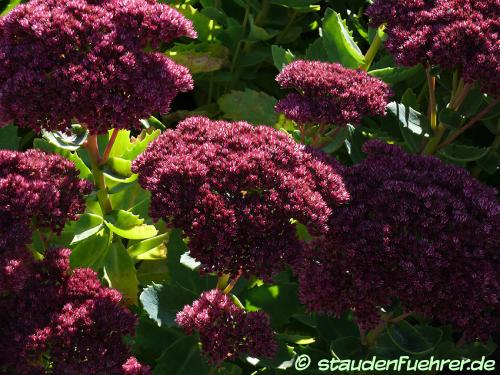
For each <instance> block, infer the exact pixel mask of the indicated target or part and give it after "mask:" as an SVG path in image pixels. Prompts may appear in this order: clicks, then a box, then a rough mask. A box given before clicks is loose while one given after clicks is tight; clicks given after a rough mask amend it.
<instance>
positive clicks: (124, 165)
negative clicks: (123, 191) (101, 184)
mask: <svg viewBox="0 0 500 375" xmlns="http://www.w3.org/2000/svg"><path fill="white" fill-rule="evenodd" d="M106 165H107V166H108V167H109V168H111V169H112V170H113V171H114V172H116V173H118V174H119V175H120V176H124V177H129V176H131V175H132V162H131V161H130V160H127V159H122V158H118V157H114V156H113V157H110V158H109V159H108V161H107V162H106Z"/></svg>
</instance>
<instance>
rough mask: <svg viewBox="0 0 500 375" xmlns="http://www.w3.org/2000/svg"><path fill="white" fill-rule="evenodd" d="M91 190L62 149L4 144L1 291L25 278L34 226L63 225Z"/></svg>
mask: <svg viewBox="0 0 500 375" xmlns="http://www.w3.org/2000/svg"><path fill="white" fill-rule="evenodd" d="M90 191H91V184H90V183H89V182H87V181H83V180H80V179H79V178H78V171H77V170H76V169H75V166H74V165H73V163H72V162H70V161H68V160H66V159H64V158H63V157H61V156H59V155H51V154H47V153H45V152H42V151H37V150H29V151H26V152H18V151H7V150H0V292H1V291H2V290H3V289H4V288H6V287H14V286H15V285H17V286H21V285H22V283H23V280H24V279H25V273H24V272H23V271H22V269H23V267H24V265H25V264H26V262H28V260H29V259H30V258H31V255H30V254H27V252H26V250H25V245H26V244H28V243H29V242H31V226H32V225H36V226H37V227H38V228H43V227H50V228H51V229H52V230H54V231H56V232H59V231H61V230H62V228H63V226H64V224H65V223H66V221H67V220H76V218H77V214H79V213H81V212H83V211H84V209H85V202H84V195H85V194H88V193H90Z"/></svg>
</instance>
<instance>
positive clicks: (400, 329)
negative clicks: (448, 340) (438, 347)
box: [387, 320, 435, 355]
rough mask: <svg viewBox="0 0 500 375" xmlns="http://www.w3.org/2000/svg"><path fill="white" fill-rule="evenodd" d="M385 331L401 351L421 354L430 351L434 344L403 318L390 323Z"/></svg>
mask: <svg viewBox="0 0 500 375" xmlns="http://www.w3.org/2000/svg"><path fill="white" fill-rule="evenodd" d="M387 333H388V335H389V337H390V339H391V340H392V342H393V343H394V344H395V345H396V346H397V347H398V348H399V349H401V350H402V351H404V352H406V353H409V354H414V355H422V354H427V353H430V352H431V351H432V350H433V349H434V347H435V345H433V343H431V342H429V341H428V340H427V339H426V337H424V336H423V335H422V334H421V333H420V332H419V331H418V330H417V329H416V328H415V327H414V326H412V325H411V324H410V323H408V322H407V321H405V320H403V321H401V322H399V323H397V324H390V325H389V327H387Z"/></svg>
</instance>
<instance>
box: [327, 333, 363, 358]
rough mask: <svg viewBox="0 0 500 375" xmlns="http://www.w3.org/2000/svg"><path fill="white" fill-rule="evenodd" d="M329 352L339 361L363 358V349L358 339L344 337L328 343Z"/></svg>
mask: <svg viewBox="0 0 500 375" xmlns="http://www.w3.org/2000/svg"><path fill="white" fill-rule="evenodd" d="M330 351H331V352H332V354H333V356H334V357H336V358H339V359H351V360H352V359H361V358H363V357H364V356H365V348H364V346H363V344H361V340H360V338H359V337H354V336H344V337H339V338H338V339H335V340H333V341H332V342H331V343H330Z"/></svg>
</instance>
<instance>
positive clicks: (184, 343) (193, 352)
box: [153, 336, 209, 375]
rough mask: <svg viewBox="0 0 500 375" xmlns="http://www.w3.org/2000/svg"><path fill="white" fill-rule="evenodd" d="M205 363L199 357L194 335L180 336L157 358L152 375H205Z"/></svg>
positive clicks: (206, 372)
mask: <svg viewBox="0 0 500 375" xmlns="http://www.w3.org/2000/svg"><path fill="white" fill-rule="evenodd" d="M208 373H209V368H208V366H207V364H206V363H205V362H204V360H203V359H202V357H201V353H200V349H199V346H198V339H197V338H196V337H195V336H185V337H181V338H179V339H178V340H176V341H175V342H173V343H172V345H170V346H169V347H168V348H167V349H166V350H165V351H164V352H163V354H162V355H161V357H160V358H158V360H157V365H156V367H155V369H154V372H153V375H165V374H168V375H191V374H196V375H206V374H208Z"/></svg>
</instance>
